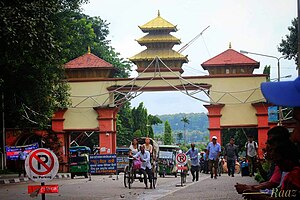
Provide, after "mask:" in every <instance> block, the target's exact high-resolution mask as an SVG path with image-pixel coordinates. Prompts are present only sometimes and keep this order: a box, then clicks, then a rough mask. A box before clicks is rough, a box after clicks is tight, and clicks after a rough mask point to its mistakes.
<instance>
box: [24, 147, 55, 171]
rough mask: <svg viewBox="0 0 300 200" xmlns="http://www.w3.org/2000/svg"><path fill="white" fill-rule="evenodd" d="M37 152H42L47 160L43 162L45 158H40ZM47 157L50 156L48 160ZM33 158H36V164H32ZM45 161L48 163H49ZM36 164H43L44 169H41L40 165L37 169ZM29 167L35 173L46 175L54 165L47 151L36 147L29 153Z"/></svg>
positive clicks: (50, 155)
mask: <svg viewBox="0 0 300 200" xmlns="http://www.w3.org/2000/svg"><path fill="white" fill-rule="evenodd" d="M39 153H44V155H43V156H46V157H45V158H46V159H47V162H45V160H42V159H41V158H40V155H39ZM49 158H50V160H49ZM33 159H36V160H37V163H38V165H37V166H33ZM48 160H49V162H48ZM47 163H50V165H49V164H47ZM38 166H43V168H44V170H41V167H40V168H39V169H37V168H38ZM29 167H30V169H31V170H32V171H33V172H34V173H36V174H37V175H46V174H48V173H50V172H51V170H52V169H53V167H54V158H53V156H52V154H51V153H50V152H49V151H47V150H45V149H38V150H36V151H34V152H33V153H32V154H31V155H30V157H29Z"/></svg>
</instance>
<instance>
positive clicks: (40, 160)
mask: <svg viewBox="0 0 300 200" xmlns="http://www.w3.org/2000/svg"><path fill="white" fill-rule="evenodd" d="M58 168H59V163H58V160H57V157H56V155H55V154H54V153H53V152H52V151H50V150H48V149H44V148H39V149H36V150H34V151H32V152H31V153H30V154H29V155H28V156H27V158H26V160H25V170H26V173H27V175H28V177H29V178H30V179H31V180H33V181H35V182H46V181H50V180H52V179H53V178H54V177H55V176H56V174H57V172H58Z"/></svg>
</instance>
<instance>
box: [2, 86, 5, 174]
mask: <svg viewBox="0 0 300 200" xmlns="http://www.w3.org/2000/svg"><path fill="white" fill-rule="evenodd" d="M2 140H3V141H2V144H3V145H2V148H3V150H2V153H3V154H2V161H3V162H2V169H3V170H4V169H6V153H5V119H4V92H3V91H2Z"/></svg>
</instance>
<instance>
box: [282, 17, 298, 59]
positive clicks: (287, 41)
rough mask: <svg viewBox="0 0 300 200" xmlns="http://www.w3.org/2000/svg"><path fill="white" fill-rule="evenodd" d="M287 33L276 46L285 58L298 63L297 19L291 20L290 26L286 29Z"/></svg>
mask: <svg viewBox="0 0 300 200" xmlns="http://www.w3.org/2000/svg"><path fill="white" fill-rule="evenodd" d="M288 30H289V33H288V34H287V35H285V38H284V39H282V40H281V43H280V44H279V46H278V51H279V52H280V53H282V55H284V56H285V58H287V59H289V60H291V59H293V60H294V61H295V63H296V64H297V63H298V55H297V54H298V18H294V19H293V20H292V25H291V26H289V27H288Z"/></svg>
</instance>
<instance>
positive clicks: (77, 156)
mask: <svg viewBox="0 0 300 200" xmlns="http://www.w3.org/2000/svg"><path fill="white" fill-rule="evenodd" d="M90 153H91V149H90V148H89V147H86V146H73V147H70V173H71V178H72V179H73V178H74V177H75V176H84V177H85V178H88V175H89V173H90V165H89V154H90Z"/></svg>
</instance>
